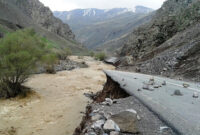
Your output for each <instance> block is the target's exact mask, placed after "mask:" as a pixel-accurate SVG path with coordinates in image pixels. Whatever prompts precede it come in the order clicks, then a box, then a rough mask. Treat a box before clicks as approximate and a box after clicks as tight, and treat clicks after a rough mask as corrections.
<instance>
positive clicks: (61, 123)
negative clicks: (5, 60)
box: [0, 56, 114, 135]
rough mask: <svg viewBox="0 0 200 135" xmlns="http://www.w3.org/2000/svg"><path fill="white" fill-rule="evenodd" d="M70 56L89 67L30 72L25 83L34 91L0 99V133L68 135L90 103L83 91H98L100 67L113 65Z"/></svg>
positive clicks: (13, 134) (15, 134)
mask: <svg viewBox="0 0 200 135" xmlns="http://www.w3.org/2000/svg"><path fill="white" fill-rule="evenodd" d="M71 59H73V60H76V61H85V62H86V63H87V64H88V65H89V68H82V69H75V70H72V71H62V72H58V73H57V74H54V75H50V74H39V75H34V76H32V77H31V78H30V79H29V80H28V82H27V83H26V86H28V87H30V88H31V89H32V90H34V91H36V94H33V95H31V96H29V97H27V98H24V99H19V98H14V99H10V100H0V135H72V133H73V131H74V129H75V128H76V127H77V126H78V125H79V123H80V122H81V119H82V116H83V114H82V113H80V112H84V111H85V107H86V105H87V104H88V102H90V101H89V99H88V98H86V97H85V96H84V95H83V94H84V93H85V92H90V91H92V92H97V91H100V90H102V88H103V84H104V83H105V81H106V76H105V75H104V73H103V72H102V69H114V67H113V66H111V65H106V64H104V63H102V62H98V61H95V60H93V59H92V58H90V57H84V58H83V59H78V58H77V57H75V56H74V57H71Z"/></svg>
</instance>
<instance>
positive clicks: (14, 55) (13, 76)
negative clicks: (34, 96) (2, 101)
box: [0, 29, 48, 98]
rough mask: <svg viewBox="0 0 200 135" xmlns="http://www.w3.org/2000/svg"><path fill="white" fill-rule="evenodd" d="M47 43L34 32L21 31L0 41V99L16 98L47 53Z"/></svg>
mask: <svg viewBox="0 0 200 135" xmlns="http://www.w3.org/2000/svg"><path fill="white" fill-rule="evenodd" d="M47 52H48V51H47V50H46V49H45V43H44V42H42V40H41V38H40V37H38V36H37V35H36V34H35V32H34V30H31V29H26V30H19V31H16V32H14V33H10V34H7V35H6V36H5V37H4V38H3V39H1V40H0V97H4V98H9V97H14V96H16V95H18V94H19V93H21V92H22V91H23V87H22V84H23V83H24V82H25V81H26V80H27V78H28V77H29V75H30V74H31V73H33V70H34V69H36V66H37V65H38V63H39V62H41V61H40V60H41V58H42V55H43V54H45V53H47Z"/></svg>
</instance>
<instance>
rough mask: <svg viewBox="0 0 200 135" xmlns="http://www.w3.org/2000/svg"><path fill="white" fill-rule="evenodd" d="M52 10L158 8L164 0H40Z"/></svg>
mask: <svg viewBox="0 0 200 135" xmlns="http://www.w3.org/2000/svg"><path fill="white" fill-rule="evenodd" d="M40 1H41V2H42V3H44V5H45V6H48V7H50V9H51V10H53V11H69V10H72V9H77V8H82V9H84V8H99V9H111V8H118V7H126V8H133V7H135V6H137V5H142V6H146V7H150V8H153V9H158V8H160V7H161V5H162V4H163V2H164V1H165V0H40Z"/></svg>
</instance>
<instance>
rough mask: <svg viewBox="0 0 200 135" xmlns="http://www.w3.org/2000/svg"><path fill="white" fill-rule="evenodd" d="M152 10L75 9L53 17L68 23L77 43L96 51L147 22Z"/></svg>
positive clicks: (142, 8) (139, 8)
mask: <svg viewBox="0 0 200 135" xmlns="http://www.w3.org/2000/svg"><path fill="white" fill-rule="evenodd" d="M151 11H153V10H152V9H149V8H146V7H142V6H137V7H136V8H135V9H126V8H115V9H110V10H101V9H77V10H72V11H68V12H67V11H65V12H58V11H57V12H54V15H55V16H56V17H58V18H60V19H62V20H63V21H64V22H65V23H68V24H69V25H70V27H71V28H72V30H73V31H74V33H75V35H76V38H77V40H78V41H79V42H81V43H82V44H83V45H85V46H86V47H87V48H90V49H96V48H97V47H100V46H101V45H103V44H104V43H106V42H108V41H111V40H114V39H117V38H120V37H121V36H123V35H124V34H127V33H129V32H131V31H132V30H133V28H135V27H137V26H139V25H141V24H143V23H145V22H148V21H149V20H150V18H147V19H143V18H144V17H146V16H147V15H148V14H149V13H150V12H151Z"/></svg>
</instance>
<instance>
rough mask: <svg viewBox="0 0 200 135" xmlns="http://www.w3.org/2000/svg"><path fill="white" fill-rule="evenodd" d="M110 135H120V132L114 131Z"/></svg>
mask: <svg viewBox="0 0 200 135" xmlns="http://www.w3.org/2000/svg"><path fill="white" fill-rule="evenodd" d="M110 135H119V132H117V131H112V132H110Z"/></svg>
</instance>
